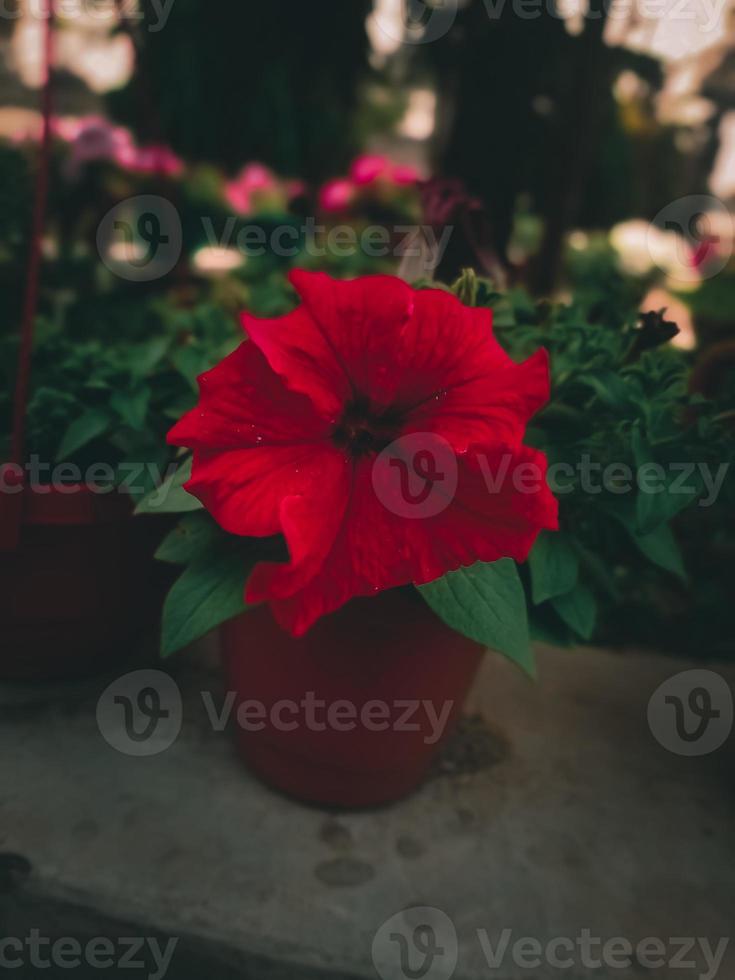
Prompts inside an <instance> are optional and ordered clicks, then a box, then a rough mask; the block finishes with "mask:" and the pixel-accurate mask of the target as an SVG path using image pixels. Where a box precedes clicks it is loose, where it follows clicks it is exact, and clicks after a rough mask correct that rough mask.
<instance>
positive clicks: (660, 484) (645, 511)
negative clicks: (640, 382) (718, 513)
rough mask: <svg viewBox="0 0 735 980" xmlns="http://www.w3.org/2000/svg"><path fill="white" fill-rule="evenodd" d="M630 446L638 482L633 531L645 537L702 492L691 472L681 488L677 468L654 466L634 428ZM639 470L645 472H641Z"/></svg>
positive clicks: (643, 440)
mask: <svg viewBox="0 0 735 980" xmlns="http://www.w3.org/2000/svg"><path fill="white" fill-rule="evenodd" d="M631 445H632V447H633V455H634V456H635V463H636V467H637V468H638V479H639V487H638V494H637V496H636V523H637V532H638V533H639V534H643V535H646V534H650V533H651V532H652V531H655V530H656V528H657V527H659V525H661V524H666V523H668V522H669V521H670V520H671V519H672V517H675V516H676V515H677V514H678V513H679V511H680V510H683V509H684V508H685V507H687V506H688V505H689V504H690V503H692V501H693V500H695V499H696V498H697V497H698V496H699V494H700V493H701V490H702V485H701V476H700V475H699V471H698V470H696V469H695V471H694V472H693V473H692V474H691V475H690V476H688V477H687V478H686V479H685V480H684V481H683V485H682V475H683V474H682V471H681V468H677V469H673V468H672V467H670V466H664V465H662V464H660V463H657V462H656V460H654V458H653V455H652V453H651V450H650V447H649V446H648V443H647V442H646V441H645V439H644V438H643V437H642V435H641V433H640V431H639V430H638V428H637V427H636V428H634V429H633V432H632V434H631ZM656 466H658V467H659V468H658V470H656V469H654V467H656ZM643 467H646V469H645V470H643V471H642V468H643ZM641 482H642V484H643V485H642V486H641V485H640V483H641Z"/></svg>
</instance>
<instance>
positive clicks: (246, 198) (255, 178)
mask: <svg viewBox="0 0 735 980" xmlns="http://www.w3.org/2000/svg"><path fill="white" fill-rule="evenodd" d="M277 187H278V181H277V179H276V176H275V174H274V173H273V171H272V170H269V169H268V167H265V166H264V165H263V164H262V163H248V164H247V165H246V166H245V167H243V169H242V170H241V171H240V173H239V174H238V175H237V177H235V178H234V180H228V181H227V183H226V184H225V198H226V199H227V203H228V204H229V205H230V207H231V208H232V209H233V211H237V213H238V214H250V212H251V211H252V210H253V205H254V197H255V196H256V195H257V194H258V192H262V191H266V192H268V191H273V190H276V189H277Z"/></svg>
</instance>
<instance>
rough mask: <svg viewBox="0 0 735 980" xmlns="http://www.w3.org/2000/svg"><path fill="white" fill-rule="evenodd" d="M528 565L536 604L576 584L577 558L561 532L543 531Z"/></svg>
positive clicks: (565, 536) (569, 542)
mask: <svg viewBox="0 0 735 980" xmlns="http://www.w3.org/2000/svg"><path fill="white" fill-rule="evenodd" d="M528 564H529V567H530V570H531V591H532V597H533V601H534V603H535V604H536V605H538V603H540V602H545V601H546V600H547V599H553V598H554V596H558V595H563V594H564V593H565V592H569V591H571V590H572V589H573V588H574V586H575V585H576V584H577V577H578V575H579V559H578V558H577V553H576V551H575V550H574V547H573V546H572V544H571V541H570V540H569V538H568V536H567V535H566V534H564V532H562V531H542V532H541V533H540V534H539V536H538V538H537V539H536V543H535V545H534V546H533V550H532V551H531V554H530V557H529V559H528Z"/></svg>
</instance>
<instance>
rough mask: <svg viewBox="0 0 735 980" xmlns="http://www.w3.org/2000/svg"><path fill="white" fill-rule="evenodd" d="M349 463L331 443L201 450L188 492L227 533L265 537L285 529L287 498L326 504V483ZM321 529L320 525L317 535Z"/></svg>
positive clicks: (187, 488)
mask: <svg viewBox="0 0 735 980" xmlns="http://www.w3.org/2000/svg"><path fill="white" fill-rule="evenodd" d="M346 465H347V461H346V458H345V457H344V456H343V455H342V454H341V453H340V452H338V451H337V450H336V449H334V448H333V447H332V446H330V445H329V444H328V443H322V444H312V445H309V444H307V445H299V446H260V447H258V448H256V449H235V450H232V451H230V452H217V453H206V452H200V451H195V453H194V467H193V476H192V478H191V480H189V482H188V483H186V484H185V489H186V490H188V491H189V493H192V494H193V495H194V496H195V497H197V498H198V499H199V500H201V502H202V504H204V506H205V507H206V508H207V510H208V511H209V512H210V514H211V515H212V516H213V517H214V518H215V520H216V521H217V522H218V523H219V524H220V526H221V527H223V528H224V529H225V531H229V532H230V533H231V534H241V535H245V536H253V537H265V536H267V535H271V534H277V533H279V532H280V531H281V530H282V528H281V506H282V503H283V501H284V499H285V498H288V497H293V496H294V495H301V496H304V497H306V498H309V499H313V500H316V501H320V502H321V501H324V489H325V483H326V484H327V485H328V481H329V478H330V475H331V474H334V473H341V472H342V471H343V470H344V468H345V466H346ZM318 530H319V529H318V527H317V526H316V525H315V528H314V533H315V534H317V533H318Z"/></svg>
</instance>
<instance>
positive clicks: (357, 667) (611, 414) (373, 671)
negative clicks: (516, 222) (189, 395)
mask: <svg viewBox="0 0 735 980" xmlns="http://www.w3.org/2000/svg"><path fill="white" fill-rule="evenodd" d="M292 282H293V284H294V286H295V287H296V290H297V292H298V293H299V296H300V300H301V305H300V306H298V308H297V309H295V310H294V311H293V312H291V313H289V314H287V315H286V316H283V317H280V318H279V319H275V320H256V319H254V318H252V317H249V316H244V317H243V325H244V328H245V331H246V333H247V335H248V339H247V340H245V341H244V342H243V344H242V345H241V346H240V347H239V348H237V350H236V351H234V352H233V353H232V354H231V355H230V356H229V357H228V358H226V359H225V360H224V361H223V362H222V363H221V364H219V365H218V366H217V367H216V368H214V369H213V370H211V371H209V372H206V373H205V374H204V375H203V376H202V377H201V378H200V379H199V383H200V400H199V404H198V405H197V407H196V408H195V409H194V410H193V411H191V412H189V413H187V414H186V415H185V416H184V417H183V418H182V419H181V421H180V422H179V423H178V424H177V425H176V426H175V427H174V429H173V430H172V432H171V433H170V435H169V441H170V442H172V443H173V444H174V445H178V446H180V447H185V448H186V449H188V450H191V451H192V455H190V456H187V457H186V458H185V459H184V462H183V463H182V466H181V469H180V471H179V472H178V474H177V475H176V477H175V478H172V480H171V481H170V485H169V488H168V491H169V492H168V493H167V494H166V499H165V503H163V504H162V505H161V506H163V508H164V509H166V510H168V511H177V510H186V511H191V510H192V506H194V507H196V508H197V510H195V511H194V512H190V513H187V514H186V515H184V517H183V519H182V521H181V523H180V525H179V527H178V528H177V529H176V530H175V531H173V532H171V534H170V535H169V536H168V538H167V539H166V541H165V542H164V544H163V545H162V547H161V549H160V550H159V553H158V556H159V558H161V559H162V560H164V561H167V562H170V563H173V564H175V565H179V566H183V571H182V574H181V576H180V578H179V579H178V580H177V582H176V583H175V585H174V586H173V588H172V590H171V592H170V593H169V596H168V599H167V600H166V603H165V606H164V618H163V634H162V652H163V654H164V655H170V654H172V653H173V652H175V651H176V650H178V649H180V648H182V647H183V646H185V645H187V644H188V643H190V642H191V641H192V640H194V639H196V638H197V637H200V636H202V635H204V634H205V633H207V632H208V631H210V630H211V629H213V628H214V627H216V626H220V627H221V629H220V636H221V644H222V655H223V662H224V666H225V670H226V674H227V680H228V682H229V685H230V690H232V691H233V692H235V694H236V699H237V700H236V704H237V708H238V710H237V712H236V715H237V719H238V725H237V733H238V743H239V747H240V751H241V753H242V755H243V756H244V758H245V759H246V760H247V761H248V762H249V764H250V765H251V766H252V767H253V768H254V770H255V771H256V772H257V773H258V774H259V775H261V776H262V777H263V778H264V779H266V780H267V781H269V782H270V783H272V784H273V785H275V786H277V787H279V788H280V789H282V790H285V791H286V792H289V793H291V794H293V795H296V796H298V797H301V798H304V799H309V800H315V801H319V802H322V803H329V804H341V805H367V804H375V803H380V802H384V801H386V800H389V799H393V798H395V797H397V796H399V795H401V794H403V793H405V792H408V791H410V790H411V789H412V788H413V787H414V786H416V785H417V784H418V783H419V782H420V780H421V778H422V777H423V775H424V774H425V772H426V770H427V768H428V766H429V764H430V762H431V758H432V756H433V754H434V753H435V752H436V750H437V746H438V744H439V743H440V741H441V736H443V735H445V734H446V733H447V732H448V731H449V730H450V728H451V723H452V720H453V719H454V718H455V717H456V714H457V711H458V710H459V708H460V707H461V704H462V700H463V698H464V695H465V693H466V691H467V688H468V686H469V684H470V683H471V680H472V677H473V675H474V672H475V670H476V668H477V664H478V662H479V659H480V656H481V653H482V650H483V649H484V648H485V647H491V648H493V649H495V650H497V651H499V652H501V653H503V654H505V655H506V656H508V657H510V658H511V659H512V660H514V661H515V662H516V663H517V664H519V665H520V666H521V667H523V668H524V669H525V670H526V671H527V672H528V673H533V670H534V667H533V655H532V650H531V645H530V639H531V636H536V637H543V638H546V639H551V640H553V641H554V642H561V643H565V642H578V641H579V640H589V639H590V638H592V637H593V636H595V635H598V634H599V632H600V631H604V628H605V622H606V619H607V618H608V614H610V613H611V612H612V613H614V611H615V609H616V608H618V607H619V605H620V603H621V602H622V601H623V599H624V597H625V595H626V594H628V593H629V592H630V590H634V589H635V588H636V586H637V584H638V583H640V581H641V577H642V569H643V568H647V567H651V568H657V569H658V571H659V574H660V575H662V576H663V577H664V578H666V579H667V580H676V579H677V578H679V579H681V578H683V577H684V576H685V574H686V573H685V570H684V567H683V562H682V558H681V554H680V552H679V549H678V546H677V542H676V538H675V535H674V533H673V532H672V529H671V522H672V519H673V518H674V517H675V516H676V514H677V512H679V511H681V510H682V509H683V508H684V507H685V506H687V505H691V504H692V503H694V502H695V501H696V500H697V499H698V498H699V497H700V496H701V494H702V492H703V485H702V482H701V480H700V476H701V473H702V472H703V471H702V470H701V469H699V470H697V465H696V464H701V465H706V464H707V463H708V462H709V463H711V464H712V465H714V464H715V462H716V460H717V458H718V456H720V457H721V454H722V451H723V443H722V442H721V428H720V427H718V423H717V420H716V419H713V418H710V413H709V412H708V409H707V407H706V406H705V405H704V404H699V406H698V408H699V417H698V421H697V423H696V424H695V425H693V424H691V421H687V418H688V414H687V413H688V410H689V409H690V407H691V401H692V398H691V396H690V395H689V394H688V390H687V375H688V366H687V363H686V361H685V360H683V359H682V357H681V353H680V352H678V351H675V350H673V349H672V348H670V347H669V346H667V345H666V342H667V341H668V340H669V339H670V337H671V336H672V332H675V328H674V330H673V331H672V329H671V325H670V324H667V323H666V321H665V320H664V318H663V316H661V315H660V314H652V315H649V316H648V317H645V318H643V319H642V320H641V319H639V317H638V315H637V314H636V313H635V311H631V310H629V309H626V310H625V311H623V310H621V309H617V310H615V309H612V308H611V307H610V305H609V304H608V305H604V304H603V307H601V309H602V310H603V312H602V313H600V309H598V307H599V304H597V303H596V302H595V301H593V299H591V298H590V297H589V296H586V297H585V299H584V301H583V302H581V303H578V302H576V301H574V300H573V301H572V302H570V303H566V304H560V305H558V306H552V305H550V304H548V303H541V304H536V303H534V302H533V301H531V299H530V298H529V297H528V296H527V295H526V294H525V293H523V292H522V291H520V290H515V291H512V292H510V293H508V294H504V295H501V294H498V293H496V292H494V291H493V289H492V286H491V285H490V284H489V283H485V282H482V281H478V280H477V279H476V278H475V276H474V275H473V274H471V273H466V274H464V275H463V276H462V277H461V278H460V280H459V281H458V282H457V283H456V284H455V286H454V287H453V291H451V292H450V291H449V290H447V289H446V288H444V287H439V288H436V287H433V288H430V289H413V288H411V287H409V286H408V285H406V284H405V283H403V282H402V281H400V280H397V279H394V278H392V277H385V276H376V277H365V278H363V279H358V280H354V281H352V282H337V281H334V280H331V279H330V278H329V277H327V276H326V275H324V274H307V273H304V272H296V273H294V274H293V275H292ZM452 293H454V294H457V295H453V294H452ZM458 297H459V298H458ZM493 318H494V320H495V327H494V332H493V327H492V325H491V323H492V320H493ZM662 345H664V346H662ZM547 349H548V350H550V351H551V354H552V366H553V387H552V395H551V398H550V399H549V378H548V356H547V353H546V350H547ZM508 351H510V352H511V353H512V354H513V357H512V358H511V357H510V356H509V355H508V353H507V352H508ZM718 440H720V441H719V442H718ZM731 448H732V447H731V446H730V449H731ZM667 460H668V461H669V462H670V461H672V460H673V461H675V462H677V463H678V464H679V467H680V468H681V466H682V465H685V466H687V467H688V466H689V464H693V470H696V472H697V474H698V475H697V476H696V477H695V480H694V483H693V484H692V485H691V486H687V487H685V488H684V489H683V491H682V488H681V487H680V486H677V487H675V486H674V480H673V479H672V472H671V471H667V470H666V467H665V465H664V464H665V463H666V462H667ZM547 461H548V462H550V463H551V464H552V465H553V466H554V468H555V471H556V472H555V475H554V477H553V479H552V475H551V473H550V472H549V471H548V468H547ZM586 461H587V462H588V463H590V464H592V471H593V472H597V467H598V466H599V471H600V473H601V474H602V473H604V474H606V479H607V476H609V475H610V474H609V473H608V468H609V467H611V466H612V467H618V469H615V471H614V472H613V473H612V475H611V476H610V479H611V481H612V482H611V483H607V482H605V481H603V483H604V485H603V486H602V487H601V488H600V492H599V493H597V492H595V489H594V488H593V489H590V487H589V486H587V485H585V481H586V478H587V471H586V470H585V466H584V465H582V464H585V465H586ZM654 461H656V462H657V464H658V465H660V466H661V467H662V469H663V472H664V477H663V484H662V485H661V486H660V487H659V488H657V490H656V491H655V492H654V491H651V492H648V491H646V490H645V489H644V488H642V487H641V486H640V485H639V484H638V483H637V482H636V479H635V477H636V472H637V470H636V468H637V467H640V466H644V465H645V464H647V463H651V462H654ZM560 464H561V465H560ZM620 465H626V466H628V467H629V468H630V471H631V480H632V482H631V486H630V488H629V490H628V492H626V493H624V494H621V493H620V486H619V482H620V480H619V478H620V471H619V466H620ZM587 469H589V467H587ZM560 472H561V476H560V475H559V473H560ZM676 472H678V471H676ZM674 475H675V474H674ZM616 481H617V482H616ZM678 483H679V484H680V483H681V480H679V481H678ZM549 484H551V486H552V487H553V489H554V491H555V493H556V495H557V496H558V498H559V505H558V506H559V510H560V525H561V530H557V527H558V520H557V500H556V499H555V495H554V493H552V490H551V489H550V486H549ZM159 498H160V495H159ZM192 502H193V503H192ZM199 505H203V506H201V507H200V506H199ZM151 508H152V503H151V499H150V498H149V500H147V501H144V503H143V505H142V509H144V510H150V509H151ZM529 556H530V560H529V561H528V563H526V559H527V558H529ZM598 613H601V615H600V616H598ZM652 614H653V610H652ZM397 704H401V705H402V706H403V710H404V711H405V712H409V713H410V721H407V718H406V717H404V718H403V723H401V718H400V717H399V709H398V707H397V706H396V705H397ZM317 706H318V707H319V710H321V714H320V713H319V710H318V708H317ZM330 709H331V712H332V714H331V716H330V714H329V712H330Z"/></svg>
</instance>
